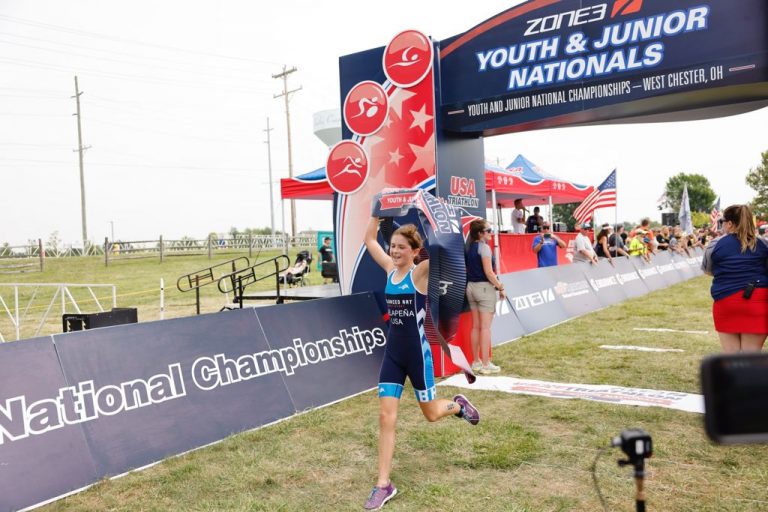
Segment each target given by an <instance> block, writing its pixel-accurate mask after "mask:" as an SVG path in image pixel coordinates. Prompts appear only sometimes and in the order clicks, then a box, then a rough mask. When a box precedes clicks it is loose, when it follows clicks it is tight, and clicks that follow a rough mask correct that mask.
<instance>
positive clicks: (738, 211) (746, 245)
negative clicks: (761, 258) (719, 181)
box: [723, 204, 757, 252]
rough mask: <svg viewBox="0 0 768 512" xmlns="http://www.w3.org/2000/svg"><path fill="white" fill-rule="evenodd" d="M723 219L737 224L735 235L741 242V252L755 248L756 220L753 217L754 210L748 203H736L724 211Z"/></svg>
mask: <svg viewBox="0 0 768 512" xmlns="http://www.w3.org/2000/svg"><path fill="white" fill-rule="evenodd" d="M723 220H727V221H730V222H732V223H733V225H734V226H735V228H736V229H735V231H734V232H733V234H734V236H736V238H738V239H739V242H740V243H741V252H747V249H749V250H750V251H754V250H755V246H756V245H757V235H755V221H754V219H753V218H752V210H750V209H749V206H747V205H746V204H734V205H732V206H729V207H728V208H726V209H725V211H723Z"/></svg>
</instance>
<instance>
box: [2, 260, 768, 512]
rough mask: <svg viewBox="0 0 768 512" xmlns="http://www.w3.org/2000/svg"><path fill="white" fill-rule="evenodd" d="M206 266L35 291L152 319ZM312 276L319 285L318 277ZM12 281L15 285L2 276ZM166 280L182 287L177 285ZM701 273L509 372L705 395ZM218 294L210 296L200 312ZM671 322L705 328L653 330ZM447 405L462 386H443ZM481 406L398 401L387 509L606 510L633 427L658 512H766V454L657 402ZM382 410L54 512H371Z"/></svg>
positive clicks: (94, 270)
mask: <svg viewBox="0 0 768 512" xmlns="http://www.w3.org/2000/svg"><path fill="white" fill-rule="evenodd" d="M207 262H208V260H207V258H206V257H200V258H199V259H196V258H192V257H190V258H177V259H174V260H171V261H166V262H164V263H163V264H162V265H160V264H159V263H158V262H157V261H148V260H147V261H145V260H137V261H134V262H120V263H118V264H115V265H113V266H110V267H109V268H108V269H105V268H104V265H103V262H100V261H98V260H96V259H67V260H63V259H62V260H59V261H49V262H48V270H46V272H45V273H44V274H40V273H37V274H28V275H24V276H23V277H24V280H26V281H28V282H42V281H46V282H51V281H67V282H105V283H106V282H109V283H115V284H116V285H117V286H118V295H120V297H121V298H120V299H119V300H118V305H119V306H138V307H139V314H140V320H142V321H145V320H153V319H156V318H157V316H158V314H157V294H156V293H155V294H154V295H152V294H151V293H149V292H146V293H145V290H148V289H152V288H153V287H155V288H156V287H157V284H156V283H157V282H158V281H159V278H160V277H161V276H164V277H165V279H166V288H171V287H172V286H173V283H175V280H176V278H177V277H178V275H180V274H182V273H185V272H189V271H192V270H195V269H196V268H201V267H203V266H207ZM313 279H316V280H318V281H319V280H320V277H319V273H317V272H315V273H314V275H313ZM4 282H9V280H8V279H4ZM168 283H172V284H171V285H169V284H168ZM708 286H709V279H708V278H706V277H700V278H696V279H693V280H691V281H688V282H686V283H682V284H679V285H677V286H675V287H672V288H668V289H665V290H661V291H658V292H655V293H653V294H650V295H648V296H646V297H641V298H638V299H634V300H630V301H627V302H624V303H622V304H620V305H617V306H614V307H611V308H607V309H604V310H601V311H597V312H594V313H592V314H590V315H588V316H585V317H582V318H578V319H575V320H572V321H570V322H567V323H564V324H561V325H559V326H556V327H554V328H551V329H548V330H545V331H543V332H540V333H538V334H535V335H532V336H527V337H524V338H522V339H520V340H518V341H515V342H512V343H508V344H506V345H503V346H500V347H497V348H496V349H495V357H494V361H495V362H496V363H497V364H499V365H501V366H502V374H503V375H512V376H518V377H524V378H531V379H540V380H549V381H557V382H573V383H584V384H615V385H620V386H631V387H640V388H651V389H659V390H667V391H684V392H691V393H698V392H699V378H698V367H699V362H700V360H701V358H702V357H703V356H705V355H707V354H711V353H713V352H717V351H718V349H719V344H718V341H717V337H716V335H715V333H714V331H713V325H712V320H711V314H710V307H711V299H710V297H709V294H708ZM220 299H221V297H217V296H216V295H214V294H213V293H210V295H209V294H206V295H205V308H204V310H205V311H208V312H210V311H216V310H218V308H219V307H220V302H221V300H220ZM166 300H167V302H168V303H169V308H168V309H169V311H168V314H167V316H186V315H191V314H194V298H193V297H192V296H191V295H190V296H187V294H184V295H182V294H180V293H178V292H175V293H170V292H169V294H168V296H167V298H166ZM640 326H642V327H667V328H677V329H681V330H683V329H684V330H699V331H708V332H709V334H706V335H700V334H682V333H648V332H638V331H633V327H640ZM601 344H612V345H613V344H625V345H644V346H651V347H665V348H678V349H683V350H684V352H681V353H651V352H647V353H646V352H623V351H609V350H603V349H600V348H599V345H601ZM438 391H439V393H440V394H441V395H442V396H449V395H452V394H453V393H454V392H456V391H457V390H455V389H451V388H446V387H439V388H438ZM461 392H463V393H466V394H467V395H468V396H469V397H470V398H471V399H472V400H473V402H474V403H475V404H476V405H477V406H478V408H479V409H480V410H481V412H482V415H483V417H482V421H481V423H480V424H479V425H478V426H477V427H471V426H470V425H468V424H467V423H466V422H464V421H461V420H458V419H453V418H448V419H444V420H442V421H440V422H438V423H434V424H429V423H427V422H426V421H425V420H424V419H423V418H422V416H421V414H420V412H419V409H418V406H417V404H416V402H415V399H414V398H413V394H412V393H411V392H409V391H408V390H407V391H406V392H405V393H404V395H403V396H404V397H405V398H404V399H403V401H402V405H401V407H400V416H399V421H398V439H397V447H396V450H395V461H394V471H393V474H392V478H393V481H394V482H395V484H396V485H397V486H398V488H399V490H400V494H399V495H398V496H397V497H396V498H395V499H394V500H392V501H391V502H389V503H388V504H387V505H386V507H385V510H390V511H447V510H461V511H478V510H481V511H512V512H523V511H526V512H534V511H536V512H538V511H584V512H593V511H600V510H602V507H601V505H600V502H599V500H598V498H597V494H596V492H595V490H594V486H593V483H592V475H591V472H590V466H591V465H592V462H593V460H594V458H595V456H596V454H597V452H598V449H599V448H601V447H605V446H607V445H608V444H609V441H610V439H611V438H612V437H613V436H616V435H618V434H619V433H620V432H621V431H622V430H623V429H624V428H628V427H640V428H643V429H645V430H646V431H648V432H649V433H650V434H651V435H652V436H653V440H654V450H655V453H654V456H653V457H652V458H651V459H649V460H648V464H647V472H648V477H647V479H646V499H647V502H648V508H647V510H649V511H664V512H674V511H711V512H715V511H717V512H720V511H733V512H742V511H764V510H768V462H766V461H768V448H766V447H763V446H746V447H721V446H715V445H713V444H712V443H711V442H710V441H709V440H707V438H706V437H705V435H704V432H703V428H702V422H703V417H702V416H701V415H699V414H692V413H686V412H680V411H674V410H668V409H662V408H647V407H633V406H620V405H611V404H606V403H598V402H588V401H581V400H559V399H553V398H542V397H529V396H521V395H511V394H507V393H500V392H489V391H479V390H477V391H472V390H469V391H467V390H462V391H461ZM377 422H378V404H377V398H376V396H375V393H374V392H373V391H371V392H367V393H364V394H362V395H359V396H357V397H354V398H351V399H348V400H345V401H343V402H341V403H337V404H334V405H332V406H328V407H325V408H322V409H319V410H312V411H306V412H305V413H304V414H302V415H299V416H297V417H294V418H291V419H288V420H286V421H283V422H281V423H278V424H275V425H272V426H268V427H265V428H262V429H259V430H256V431H252V432H246V433H242V434H238V435H235V436H232V437H230V438H228V439H226V440H224V441H222V442H221V443H218V444H215V445H213V446H209V447H207V448H203V449H200V450H197V451H194V452H192V453H189V454H186V455H183V456H179V457H174V458H171V459H169V460H167V461H164V462H162V463H160V464H157V465H155V466H153V467H150V468H148V469H145V470H143V471H139V472H133V473H130V474H128V475H126V476H124V477H122V478H119V479H115V480H105V481H103V482H100V483H99V484H97V485H95V486H93V487H92V488H90V489H88V490H86V491H84V492H82V493H79V494H76V495H73V496H71V497H68V498H66V499H63V500H60V501H58V502H55V503H52V504H50V505H48V506H46V507H43V508H41V509H40V510H45V511H92V510H93V511H131V512H135V511H165V510H184V511H214V510H217V511H218V510H222V511H223V510H235V511H315V510H320V511H326V510H328V511H343V510H360V509H362V503H363V501H364V500H365V498H366V497H367V494H368V492H369V490H370V488H371V486H372V485H373V484H374V482H375V477H376V446H377V432H378V426H377ZM621 455H623V454H622V453H621V451H620V450H618V449H610V450H609V451H607V452H606V453H605V454H604V455H603V456H602V457H601V458H600V459H599V461H598V464H597V478H598V481H599V483H600V487H601V489H602V492H603V495H604V496H605V499H606V501H607V505H608V510H611V511H612V512H613V511H632V510H635V508H634V507H635V505H634V481H633V479H632V471H631V469H630V468H619V467H618V466H617V464H616V460H617V459H618V458H620V456H621Z"/></svg>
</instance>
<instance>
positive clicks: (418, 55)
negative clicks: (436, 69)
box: [383, 30, 432, 87]
mask: <svg viewBox="0 0 768 512" xmlns="http://www.w3.org/2000/svg"><path fill="white" fill-rule="evenodd" d="M383 60H384V73H386V75H387V78H389V80H390V81H391V82H392V83H393V84H395V85H396V86H398V87H412V86H414V85H416V84H418V83H419V82H421V81H422V80H423V79H424V77H425V76H427V73H429V70H430V69H432V41H430V40H429V38H428V37H427V36H425V35H424V34H422V33H421V32H419V31H417V30H405V31H403V32H400V33H399V34H397V35H396V36H395V37H393V38H392V40H391V41H390V42H389V44H388V45H387V47H386V48H385V49H384V58H383Z"/></svg>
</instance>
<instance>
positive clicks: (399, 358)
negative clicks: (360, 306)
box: [379, 267, 437, 402]
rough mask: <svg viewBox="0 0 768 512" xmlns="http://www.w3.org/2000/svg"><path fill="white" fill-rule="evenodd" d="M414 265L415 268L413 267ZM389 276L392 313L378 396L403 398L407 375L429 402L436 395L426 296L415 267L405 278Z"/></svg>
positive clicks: (420, 398)
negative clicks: (416, 283)
mask: <svg viewBox="0 0 768 512" xmlns="http://www.w3.org/2000/svg"><path fill="white" fill-rule="evenodd" d="M414 268H415V267H414ZM395 272H396V270H393V271H392V272H390V273H389V275H388V276H387V287H386V288H385V290H384V293H385V295H386V298H387V310H388V313H389V333H388V334H387V346H386V348H385V350H384V361H382V363H381V372H380V373H379V397H394V398H400V395H401V394H402V392H403V384H405V376H406V375H407V376H408V378H409V379H411V384H412V385H413V388H414V391H415V392H416V400H418V401H419V402H429V401H430V400H433V399H434V398H435V397H436V396H437V391H436V388H435V374H434V370H433V364H432V351H431V350H430V349H429V342H427V336H426V334H425V333H424V320H425V319H426V316H427V312H426V296H424V295H423V294H422V293H419V291H418V290H417V289H416V286H414V284H413V268H411V269H410V270H409V271H408V273H407V274H406V276H405V277H404V278H403V280H402V281H400V282H399V283H395V282H394V281H393V279H394V277H395Z"/></svg>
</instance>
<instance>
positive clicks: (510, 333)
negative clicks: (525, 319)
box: [491, 297, 525, 346]
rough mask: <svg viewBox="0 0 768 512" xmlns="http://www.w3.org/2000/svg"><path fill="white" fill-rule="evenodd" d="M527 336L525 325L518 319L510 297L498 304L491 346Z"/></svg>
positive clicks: (492, 326)
mask: <svg viewBox="0 0 768 512" xmlns="http://www.w3.org/2000/svg"><path fill="white" fill-rule="evenodd" d="M524 335H525V329H524V328H523V324H521V323H520V319H519V318H517V314H516V313H515V310H514V309H513V308H512V303H511V302H510V300H509V297H506V298H505V299H504V300H500V301H497V302H496V314H495V315H494V317H493V323H492V324H491V346H496V345H500V344H502V343H506V342H508V341H512V340H516V339H518V338H520V337H522V336H524Z"/></svg>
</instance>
